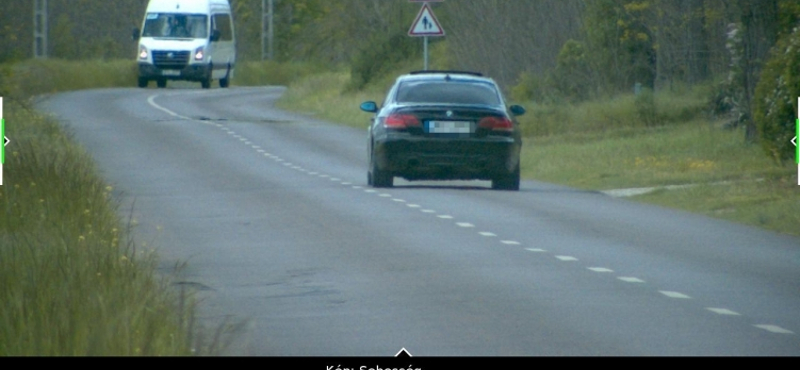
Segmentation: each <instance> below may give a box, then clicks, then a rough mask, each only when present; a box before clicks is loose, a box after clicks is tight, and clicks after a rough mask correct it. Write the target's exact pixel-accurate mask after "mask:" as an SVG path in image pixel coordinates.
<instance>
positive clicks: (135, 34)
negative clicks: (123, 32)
mask: <svg viewBox="0 0 800 370" xmlns="http://www.w3.org/2000/svg"><path fill="white" fill-rule="evenodd" d="M131 38H132V39H133V41H138V40H139V29H138V28H134V29H133V32H131Z"/></svg>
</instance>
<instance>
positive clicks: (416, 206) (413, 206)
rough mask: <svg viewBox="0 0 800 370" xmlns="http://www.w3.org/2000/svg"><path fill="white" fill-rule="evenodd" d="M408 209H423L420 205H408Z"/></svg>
mask: <svg viewBox="0 0 800 370" xmlns="http://www.w3.org/2000/svg"><path fill="white" fill-rule="evenodd" d="M406 205H407V206H408V208H419V207H421V206H420V205H419V204H406Z"/></svg>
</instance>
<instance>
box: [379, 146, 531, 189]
mask: <svg viewBox="0 0 800 370" xmlns="http://www.w3.org/2000/svg"><path fill="white" fill-rule="evenodd" d="M398 136H400V135H398ZM373 152H374V155H375V161H376V165H377V166H378V168H379V169H381V170H383V171H388V172H390V173H392V174H393V175H395V176H399V177H403V178H405V179H407V180H423V179H430V180H467V179H478V180H490V179H492V178H494V177H496V176H498V175H507V174H510V173H512V172H513V171H514V170H515V168H516V167H517V164H518V163H519V153H520V143H519V142H518V141H516V140H515V139H514V138H513V137H485V138H462V139H458V140H452V139H439V138H428V137H414V136H410V135H403V136H400V137H392V136H391V135H388V136H387V137H386V138H385V139H383V140H378V141H376V142H375V144H374V148H373Z"/></svg>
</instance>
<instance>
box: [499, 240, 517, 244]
mask: <svg viewBox="0 0 800 370" xmlns="http://www.w3.org/2000/svg"><path fill="white" fill-rule="evenodd" d="M500 243H503V244H506V245H520V242H518V241H514V240H501V241H500Z"/></svg>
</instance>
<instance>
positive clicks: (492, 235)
mask: <svg viewBox="0 0 800 370" xmlns="http://www.w3.org/2000/svg"><path fill="white" fill-rule="evenodd" d="M478 234H481V236H486V237H495V236H497V234H495V233H492V232H488V231H481V232H479V233H478Z"/></svg>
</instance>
